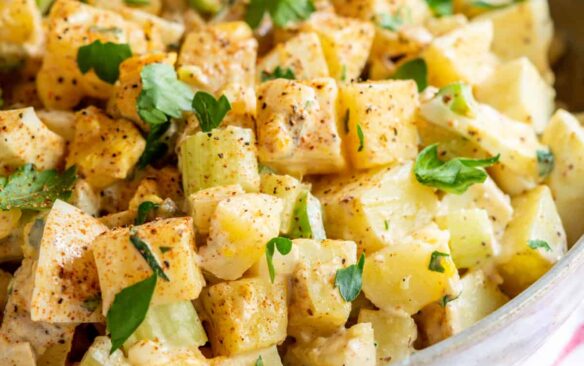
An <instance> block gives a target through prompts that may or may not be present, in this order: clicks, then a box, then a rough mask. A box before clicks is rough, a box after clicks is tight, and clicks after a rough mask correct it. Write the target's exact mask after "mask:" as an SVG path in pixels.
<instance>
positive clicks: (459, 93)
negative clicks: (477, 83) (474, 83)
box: [438, 82, 477, 117]
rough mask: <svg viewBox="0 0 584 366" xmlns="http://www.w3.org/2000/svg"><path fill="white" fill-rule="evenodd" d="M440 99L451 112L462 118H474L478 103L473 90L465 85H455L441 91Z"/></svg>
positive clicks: (439, 93)
mask: <svg viewBox="0 0 584 366" xmlns="http://www.w3.org/2000/svg"><path fill="white" fill-rule="evenodd" d="M438 97H441V98H442V102H444V104H445V105H446V106H448V108H450V110H451V111H453V112H454V113H456V114H459V115H461V116H466V117H474V109H475V108H476V104H477V103H476V101H475V99H474V97H473V95H472V89H471V88H470V86H468V84H465V83H460V82H458V83H453V84H450V85H447V86H445V87H443V88H442V89H440V91H439V92H438Z"/></svg>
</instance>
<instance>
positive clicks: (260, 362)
mask: <svg viewBox="0 0 584 366" xmlns="http://www.w3.org/2000/svg"><path fill="white" fill-rule="evenodd" d="M255 366H264V360H263V359H262V356H261V355H260V357H258V359H257V360H256V363H255Z"/></svg>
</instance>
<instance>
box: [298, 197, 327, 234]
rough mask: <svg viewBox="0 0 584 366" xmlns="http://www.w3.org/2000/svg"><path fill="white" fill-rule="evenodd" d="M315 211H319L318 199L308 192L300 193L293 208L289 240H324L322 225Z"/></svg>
mask: <svg viewBox="0 0 584 366" xmlns="http://www.w3.org/2000/svg"><path fill="white" fill-rule="evenodd" d="M317 210H320V203H319V202H318V199H316V198H315V197H313V196H312V195H311V194H310V192H308V191H305V192H302V193H301V194H300V196H299V197H298V200H297V201H296V205H295V206H294V211H293V215H292V216H293V218H294V220H293V221H292V230H291V231H290V237H291V238H294V239H296V238H305V239H315V240H324V239H326V235H325V232H324V225H323V224H322V220H321V216H320V215H318V214H319V212H316V211H317Z"/></svg>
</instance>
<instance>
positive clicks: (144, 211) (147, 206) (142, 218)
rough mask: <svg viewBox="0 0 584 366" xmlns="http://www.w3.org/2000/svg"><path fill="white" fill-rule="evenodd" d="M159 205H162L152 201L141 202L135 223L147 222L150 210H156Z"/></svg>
mask: <svg viewBox="0 0 584 366" xmlns="http://www.w3.org/2000/svg"><path fill="white" fill-rule="evenodd" d="M158 207H160V205H159V204H157V203H154V202H151V201H144V202H142V203H140V206H138V214H137V215H136V220H135V221H134V225H142V224H143V223H145V222H146V219H147V218H148V214H149V213H150V211H152V210H155V209H157V208H158Z"/></svg>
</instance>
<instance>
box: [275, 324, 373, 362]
mask: <svg viewBox="0 0 584 366" xmlns="http://www.w3.org/2000/svg"><path fill="white" fill-rule="evenodd" d="M285 363H286V365H302V366H339V365H344V366H375V364H376V360H375V339H374V336H373V327H372V326H371V324H369V323H361V324H355V325H353V326H352V327H351V328H349V329H344V328H343V329H341V330H339V331H338V332H337V333H335V334H333V335H331V336H330V337H328V338H323V337H319V338H316V339H315V340H313V341H311V342H308V343H297V344H295V345H293V346H290V347H289V348H288V352H286V356H285Z"/></svg>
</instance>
